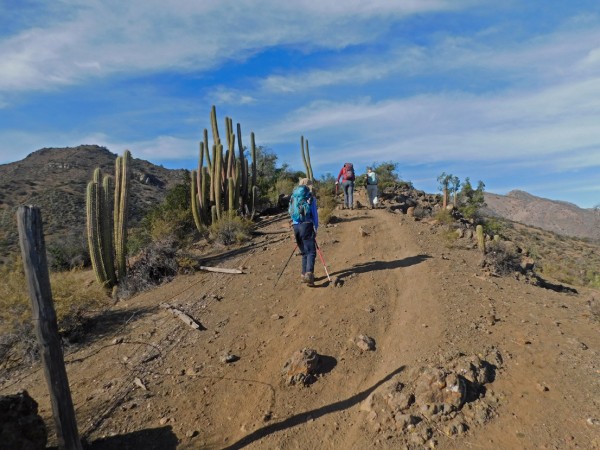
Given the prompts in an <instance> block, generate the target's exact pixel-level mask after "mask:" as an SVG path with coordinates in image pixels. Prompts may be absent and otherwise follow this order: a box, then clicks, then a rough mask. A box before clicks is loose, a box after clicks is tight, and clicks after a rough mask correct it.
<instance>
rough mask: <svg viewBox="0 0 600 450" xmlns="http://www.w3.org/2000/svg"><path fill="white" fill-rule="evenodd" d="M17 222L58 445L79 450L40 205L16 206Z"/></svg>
mask: <svg viewBox="0 0 600 450" xmlns="http://www.w3.org/2000/svg"><path fill="white" fill-rule="evenodd" d="M17 224H18V228H19V243H20V245H21V254H22V255H23V265H24V266H25V277H26V279H27V284H28V287H29V296H30V298H31V308H32V311H33V323H34V325H35V332H36V335H37V339H38V342H39V346H40V353H41V355H42V365H43V366H44V375H45V377H46V382H47V384H48V390H49V391H50V402H51V404H52V413H53V415H54V423H55V425H56V434H57V437H58V446H59V448H61V449H66V450H81V449H82V447H81V441H80V440H79V433H78V431H77V422H76V420H75V411H74V409H73V400H72V399H71V391H70V389H69V381H68V379H67V371H66V370H65V361H64V357H63V352H62V347H61V345H60V340H59V336H58V325H57V323H56V312H55V311H54V304H53V302H52V291H51V289H50V276H49V275H48V263H47V261H46V245H45V243H44V232H43V228H42V214H41V212H40V210H39V208H37V207H34V206H20V207H19V209H18V210H17Z"/></svg>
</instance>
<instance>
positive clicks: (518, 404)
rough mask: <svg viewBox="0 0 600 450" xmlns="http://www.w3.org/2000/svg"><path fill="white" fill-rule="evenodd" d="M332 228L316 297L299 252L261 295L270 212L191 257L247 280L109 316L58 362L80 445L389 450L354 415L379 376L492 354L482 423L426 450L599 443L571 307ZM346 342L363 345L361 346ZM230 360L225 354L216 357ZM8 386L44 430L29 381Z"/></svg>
mask: <svg viewBox="0 0 600 450" xmlns="http://www.w3.org/2000/svg"><path fill="white" fill-rule="evenodd" d="M337 217H338V219H339V220H338V221H337V222H336V223H335V225H334V226H330V227H327V228H325V227H322V228H321V230H320V231H319V235H318V241H319V244H320V245H321V248H322V250H323V252H324V255H325V258H326V260H327V263H328V266H329V270H330V275H331V277H332V278H336V279H337V280H339V282H340V284H341V286H339V287H335V286H333V285H332V283H329V281H328V280H327V278H326V276H325V272H324V271H323V268H322V266H321V264H320V262H319V260H318V259H317V268H316V271H315V272H316V287H314V288H309V287H307V286H305V285H303V284H301V283H300V281H299V278H300V274H299V271H300V261H299V257H297V256H295V257H292V260H291V261H290V264H289V266H288V267H287V269H286V271H285V272H284V273H283V275H282V277H281V279H280V280H279V282H278V284H277V286H275V282H276V279H277V275H278V274H279V272H280V270H281V268H282V267H283V265H284V264H285V262H286V260H287V259H288V257H289V255H290V252H291V251H292V248H293V247H294V243H293V241H292V239H291V233H290V231H289V229H288V228H286V226H285V224H286V220H285V219H286V217H285V215H281V216H279V217H277V218H274V219H270V220H269V221H268V222H266V223H265V224H264V225H261V226H260V227H259V233H260V235H259V236H257V237H256V238H255V239H254V240H253V241H252V243H251V244H250V245H247V246H245V247H242V248H240V249H237V250H234V251H230V252H229V253H228V254H227V255H219V254H218V253H215V254H214V255H213V256H206V257H204V259H205V262H206V263H207V264H211V265H222V266H226V267H239V266H243V267H244V272H246V274H244V275H228V274H217V273H197V274H194V275H190V276H180V277H178V278H177V279H176V280H174V281H173V282H171V283H168V284H165V285H163V286H161V287H159V288H157V289H155V290H153V291H151V292H148V293H144V294H142V295H139V296H137V297H135V298H133V299H131V300H129V301H127V302H120V303H118V304H117V305H116V306H115V308H114V310H113V311H111V314H109V315H107V316H105V318H104V319H103V322H102V323H99V324H98V325H97V327H96V330H97V333H98V334H97V335H96V336H94V340H93V342H92V343H91V344H90V345H89V346H87V347H86V348H84V349H82V350H80V351H78V352H75V353H73V354H70V355H68V356H67V358H66V359H67V361H69V362H70V363H69V364H68V373H69V377H70V382H71V385H72V391H73V398H74V402H75V405H76V409H77V416H78V421H79V427H80V431H81V432H82V434H83V435H84V436H85V437H86V438H87V439H88V440H89V441H90V442H93V444H92V448H94V449H104V448H106V449H109V448H111V449H112V448H120V449H123V448H132V449H133V448H145V449H150V448H156V449H170V448H176V447H177V448H184V449H187V448H190V449H192V448H211V449H217V448H242V447H244V448H257V449H258V448H261V449H262V448H269V449H275V448H279V449H295V448H298V449H307V448H335V449H364V448H373V447H380V448H397V447H400V448H402V446H404V445H406V444H407V443H410V441H407V438H406V436H403V435H402V433H401V432H398V433H390V432H389V431H386V430H389V426H387V425H386V423H383V422H382V423H381V427H379V426H373V425H374V423H372V421H371V420H370V419H368V418H367V416H366V413H365V412H363V411H361V410H360V405H361V402H363V401H364V400H365V399H366V398H367V396H368V395H369V394H370V393H372V392H373V391H374V390H375V389H376V388H379V387H380V386H382V385H383V384H384V383H385V382H386V381H388V380H389V379H391V378H392V377H394V376H399V377H403V379H404V380H406V381H409V379H410V377H414V376H415V373H418V369H419V368H421V367H426V366H436V365H438V364H440V363H444V362H446V361H449V360H451V359H452V358H453V355H456V354H458V353H462V354H466V355H469V354H482V355H484V354H485V353H486V351H488V350H489V349H490V348H493V349H496V350H498V351H499V352H500V354H502V357H503V359H504V364H503V365H502V367H498V368H497V370H496V372H495V380H494V381H493V382H492V383H491V384H490V385H488V387H487V393H486V398H485V399H486V401H487V402H488V403H489V405H490V411H493V414H491V416H493V417H490V418H489V420H488V421H486V423H485V424H482V425H481V426H479V425H477V426H476V425H473V426H472V427H471V428H470V429H469V430H468V431H467V433H466V434H464V435H461V436H445V434H444V433H436V436H435V438H434V440H433V441H435V442H436V444H437V446H438V447H439V448H465V447H471V448H576V447H579V448H598V445H599V444H600V426H596V425H593V424H592V423H588V422H586V420H588V419H589V418H596V419H600V417H598V416H600V414H599V413H598V408H599V407H600V397H599V395H600V394H598V393H599V392H600V380H599V379H600V376H599V374H600V372H598V370H599V369H600V368H599V367H598V360H599V358H598V350H599V349H600V338H599V337H598V335H599V334H598V323H597V322H596V321H594V318H593V317H591V316H590V315H589V313H587V315H586V311H587V309H586V301H587V298H588V297H587V296H586V294H581V295H579V296H567V295H565V294H558V293H555V292H552V291H547V290H544V289H540V288H536V287H533V286H530V285H526V284H524V283H523V282H522V281H518V280H515V279H513V278H508V279H498V278H486V277H484V276H483V275H482V274H481V273H479V269H478V265H477V261H478V255H477V252H476V251H473V250H466V249H463V250H460V249H452V250H449V249H448V248H446V247H445V246H444V244H443V241H442V240H441V237H440V236H438V235H437V234H436V233H437V232H436V230H435V229H432V228H431V227H430V226H429V225H426V224H424V223H419V222H414V221H412V220H411V219H409V218H407V217H405V216H402V215H396V214H390V213H389V212H388V211H386V210H383V209H380V210H366V209H359V210H354V211H338V212H337ZM161 303H168V304H170V305H172V306H176V307H178V308H180V309H182V310H184V311H185V312H186V313H188V314H189V315H191V316H192V317H194V318H195V319H197V320H198V321H199V322H201V324H202V325H203V327H204V328H205V329H204V330H202V331H197V330H193V329H192V328H190V327H187V326H186V325H185V324H183V322H181V321H179V320H178V319H177V318H175V317H174V316H173V315H171V314H170V313H169V312H167V311H165V310H164V309H161V308H160V307H159V305H160V304H161ZM491 315H492V316H494V317H495V320H493V321H492V322H490V319H489V317H490V316H491ZM557 322H558V325H557ZM359 334H364V335H368V336H370V337H372V338H373V339H374V340H375V342H376V350H375V351H366V352H363V351H362V350H360V349H359V348H358V347H357V346H356V344H355V343H354V342H352V340H353V339H354V338H356V337H357V336H358V335H359ZM304 347H310V348H313V349H315V350H316V351H317V352H318V353H319V354H320V355H322V360H323V365H322V368H321V372H322V374H321V376H320V377H319V378H318V379H317V381H316V382H314V383H313V384H312V385H310V386H309V387H300V386H288V385H286V384H285V383H284V380H283V377H282V373H281V371H282V368H283V366H284V363H285V362H286V360H287V359H288V358H289V357H290V356H291V355H292V354H293V353H294V352H295V351H296V350H299V349H301V348H304ZM228 353H230V354H233V355H235V356H236V357H238V358H239V359H238V360H237V361H235V362H232V363H224V362H222V361H221V357H222V356H223V355H225V354H228ZM142 386H143V387H142ZM544 386H545V387H546V388H547V390H544ZM18 387H19V388H25V389H27V390H29V392H30V394H31V395H32V396H33V397H34V398H35V399H36V400H38V402H39V403H40V407H41V411H42V415H43V417H44V418H45V419H46V420H47V423H48V424H49V425H50V427H51V418H50V407H49V404H48V399H47V394H46V393H45V385H44V383H43V379H42V377H41V372H40V371H37V372H34V373H33V374H31V375H29V376H27V377H25V378H23V379H21V380H19V382H18ZM14 389H15V386H12V387H11V386H2V387H0V392H8V391H14ZM381 420H383V419H381ZM433 441H430V442H433ZM410 445H412V444H410ZM594 445H595V446H596V447H594Z"/></svg>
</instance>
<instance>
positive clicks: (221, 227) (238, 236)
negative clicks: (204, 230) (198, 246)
mask: <svg viewBox="0 0 600 450" xmlns="http://www.w3.org/2000/svg"><path fill="white" fill-rule="evenodd" d="M252 227H253V224H252V222H251V221H249V220H247V219H244V218H242V217H239V216H236V215H229V214H224V216H223V217H222V218H221V220H219V221H217V223H213V224H212V225H211V226H210V235H209V238H210V240H212V241H214V242H217V243H219V244H223V245H231V244H240V243H242V242H246V241H248V240H249V239H250V236H251V234H250V233H251V231H252Z"/></svg>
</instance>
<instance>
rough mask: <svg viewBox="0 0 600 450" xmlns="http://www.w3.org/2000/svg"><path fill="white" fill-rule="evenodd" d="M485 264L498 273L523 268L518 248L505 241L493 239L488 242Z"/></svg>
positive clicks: (504, 273) (511, 271)
mask: <svg viewBox="0 0 600 450" xmlns="http://www.w3.org/2000/svg"><path fill="white" fill-rule="evenodd" d="M486 248H487V253H486V254H485V260H484V266H485V267H488V268H490V269H491V270H492V271H493V272H494V273H496V274H498V275H508V274H511V273H513V272H515V271H520V270H521V256H520V255H519V254H518V253H517V251H516V248H515V247H514V246H511V245H507V244H506V242H503V241H492V242H489V243H487V244H486Z"/></svg>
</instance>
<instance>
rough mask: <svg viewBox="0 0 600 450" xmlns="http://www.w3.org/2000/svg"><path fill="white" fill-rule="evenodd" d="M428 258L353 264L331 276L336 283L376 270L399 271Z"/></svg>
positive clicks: (412, 257)
mask: <svg viewBox="0 0 600 450" xmlns="http://www.w3.org/2000/svg"><path fill="white" fill-rule="evenodd" d="M429 258H431V256H429V255H416V256H409V257H408V258H403V259H397V260H395V261H370V262H367V263H361V264H355V265H353V266H352V267H351V268H350V269H345V270H340V271H337V272H334V273H332V274H331V275H336V276H337V279H338V281H343V280H344V278H346V277H348V276H350V275H352V274H358V273H367V272H375V271H378V270H393V269H401V268H404V267H410V266H414V265H415V264H420V263H422V262H423V261H426V260H427V259H429Z"/></svg>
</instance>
